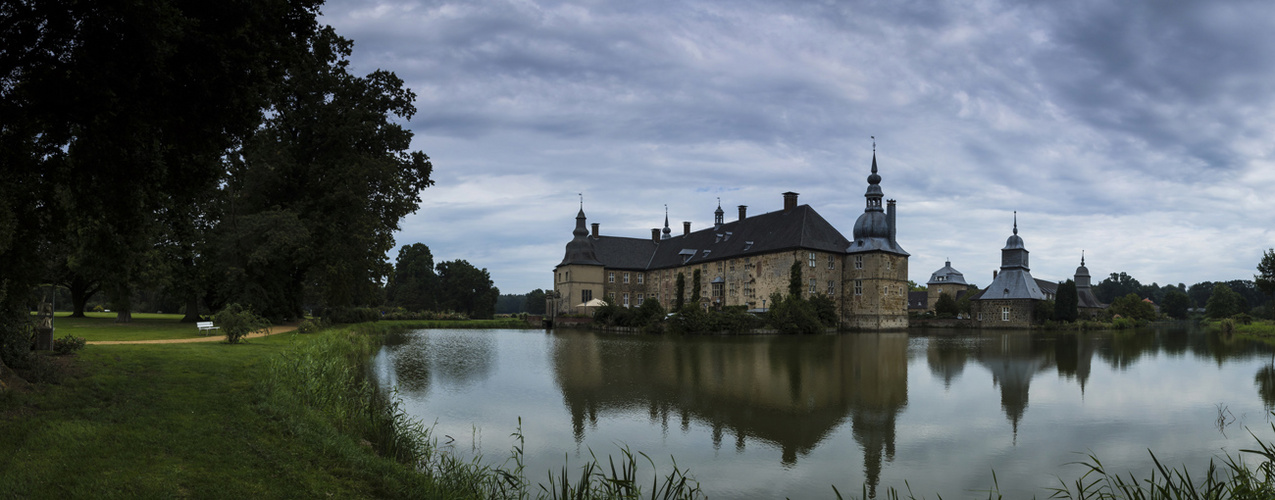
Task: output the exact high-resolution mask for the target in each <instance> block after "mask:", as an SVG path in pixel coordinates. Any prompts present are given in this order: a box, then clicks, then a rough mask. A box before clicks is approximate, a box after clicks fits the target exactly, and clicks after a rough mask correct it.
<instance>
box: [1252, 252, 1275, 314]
mask: <svg viewBox="0 0 1275 500" xmlns="http://www.w3.org/2000/svg"><path fill="white" fill-rule="evenodd" d="M1253 282H1254V283H1255V284H1256V285H1257V288H1258V289H1259V290H1261V291H1262V293H1265V294H1266V296H1267V297H1268V298H1269V299H1271V300H1270V301H1269V302H1268V304H1270V305H1271V317H1272V318H1275V248H1271V249H1267V250H1266V252H1265V253H1263V254H1262V261H1261V262H1258V263H1257V275H1256V276H1253Z"/></svg>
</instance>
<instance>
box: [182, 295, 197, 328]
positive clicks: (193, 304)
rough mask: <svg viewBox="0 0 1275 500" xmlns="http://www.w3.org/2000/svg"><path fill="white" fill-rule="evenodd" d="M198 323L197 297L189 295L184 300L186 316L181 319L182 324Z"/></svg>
mask: <svg viewBox="0 0 1275 500" xmlns="http://www.w3.org/2000/svg"><path fill="white" fill-rule="evenodd" d="M197 321H199V296H198V295H195V294H191V296H190V298H189V299H187V300H186V315H185V316H183V317H182V320H181V322H182V323H195V322H197Z"/></svg>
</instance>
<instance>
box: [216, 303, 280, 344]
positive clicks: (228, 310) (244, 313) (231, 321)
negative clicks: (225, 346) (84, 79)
mask: <svg viewBox="0 0 1275 500" xmlns="http://www.w3.org/2000/svg"><path fill="white" fill-rule="evenodd" d="M213 320H214V321H216V322H217V326H219V327H221V331H222V333H225V334H226V342H230V343H231V344H237V343H239V341H240V340H242V339H243V338H244V337H246V336H248V334H250V333H252V332H256V331H260V330H264V329H266V328H270V321H269V320H267V319H266V318H263V317H261V316H258V315H257V314H256V313H254V312H252V308H250V307H244V306H241V305H239V304H229V305H227V306H226V307H225V308H224V309H222V310H221V312H218V313H217V314H215V315H213Z"/></svg>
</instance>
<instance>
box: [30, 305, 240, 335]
mask: <svg viewBox="0 0 1275 500" xmlns="http://www.w3.org/2000/svg"><path fill="white" fill-rule="evenodd" d="M84 315H85V316H87V317H86V318H71V317H68V316H70V313H65V312H60V313H57V314H55V315H54V316H53V336H54V337H55V338H57V337H65V336H67V335H72V336H75V337H84V339H85V340H90V341H92V340H162V339H185V338H194V337H202V336H203V335H201V334H200V333H199V330H197V329H196V328H195V324H194V323H181V322H180V321H181V318H182V315H180V314H153V313H134V314H133V321H132V322H131V323H116V322H115V313H94V312H91V313H84ZM214 334H216V333H214Z"/></svg>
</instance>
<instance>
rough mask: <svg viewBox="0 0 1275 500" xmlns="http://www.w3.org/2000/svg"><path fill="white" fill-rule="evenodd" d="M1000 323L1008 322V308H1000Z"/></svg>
mask: <svg viewBox="0 0 1275 500" xmlns="http://www.w3.org/2000/svg"><path fill="white" fill-rule="evenodd" d="M1001 321H1009V308H1008V307H1002V308H1001Z"/></svg>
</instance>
